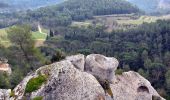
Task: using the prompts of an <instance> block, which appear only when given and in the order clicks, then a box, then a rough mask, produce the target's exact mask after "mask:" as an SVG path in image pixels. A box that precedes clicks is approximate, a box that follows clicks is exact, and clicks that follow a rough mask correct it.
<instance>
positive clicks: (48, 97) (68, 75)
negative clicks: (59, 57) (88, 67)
mask: <svg viewBox="0 0 170 100" xmlns="http://www.w3.org/2000/svg"><path fill="white" fill-rule="evenodd" d="M50 69H52V70H51V71H50V76H49V80H48V82H47V83H46V84H45V85H43V86H42V87H41V88H40V89H39V90H37V91H35V92H33V93H32V94H31V98H35V97H37V96H42V97H43V99H44V100H95V99H96V98H99V97H103V98H104V91H103V89H102V87H101V86H100V84H99V83H98V81H97V80H96V79H95V77H94V76H92V75H91V74H88V73H86V72H82V71H80V70H78V69H76V68H75V66H74V65H73V64H72V63H71V62H70V61H68V60H65V61H61V62H57V63H55V64H52V65H51V66H50ZM43 70H44V69H43ZM43 70H41V71H43Z"/></svg>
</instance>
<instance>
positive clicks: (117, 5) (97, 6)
mask: <svg viewBox="0 0 170 100" xmlns="http://www.w3.org/2000/svg"><path fill="white" fill-rule="evenodd" d="M139 12H140V11H139V9H138V8H137V7H135V6H132V5H131V4H130V3H129V2H127V1H124V0H68V1H66V2H64V3H62V4H58V5H55V6H51V7H44V8H40V9H38V10H35V11H29V12H28V13H27V16H28V17H29V18H28V19H33V20H35V19H36V21H39V22H41V24H43V25H46V26H49V27H52V26H59V25H62V26H66V25H69V24H71V22H72V20H75V21H82V20H85V19H92V18H93V16H95V15H109V14H129V13H139Z"/></svg>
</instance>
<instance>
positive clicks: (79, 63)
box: [66, 54, 85, 71]
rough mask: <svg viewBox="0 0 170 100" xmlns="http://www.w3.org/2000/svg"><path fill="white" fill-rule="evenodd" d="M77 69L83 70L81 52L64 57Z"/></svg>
mask: <svg viewBox="0 0 170 100" xmlns="http://www.w3.org/2000/svg"><path fill="white" fill-rule="evenodd" d="M66 59H67V60H69V61H70V62H71V63H72V64H73V65H74V66H75V67H76V68H77V69H80V70H81V71H84V64H85V56H84V55H82V54H78V55H75V56H69V57H66Z"/></svg>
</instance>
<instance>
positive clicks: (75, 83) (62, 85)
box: [0, 54, 164, 100]
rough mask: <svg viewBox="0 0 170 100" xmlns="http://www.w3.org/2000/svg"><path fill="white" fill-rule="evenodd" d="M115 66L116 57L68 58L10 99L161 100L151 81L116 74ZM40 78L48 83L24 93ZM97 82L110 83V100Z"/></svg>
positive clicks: (39, 72) (43, 71) (42, 70)
mask: <svg viewBox="0 0 170 100" xmlns="http://www.w3.org/2000/svg"><path fill="white" fill-rule="evenodd" d="M118 64H119V62H118V61H117V60H116V59H115V58H113V57H105V56H103V55H99V54H91V55H88V56H87V57H86V58H85V56H84V55H81V54H80V55H75V56H70V57H67V58H66V59H65V60H62V61H60V62H56V63H53V64H51V65H46V66H43V67H41V68H39V69H38V70H36V72H35V73H31V74H29V75H28V76H27V77H26V78H24V80H23V81H22V82H21V83H20V84H19V85H18V86H17V87H16V88H15V89H14V90H13V92H14V97H11V98H10V100H22V99H23V98H27V99H28V100H30V99H33V98H35V97H42V98H43V100H113V99H114V100H152V96H154V97H156V98H159V99H160V100H164V99H163V98H162V97H160V95H159V94H158V93H157V92H156V90H155V89H154V88H153V87H152V86H151V84H150V82H149V81H147V80H146V79H145V78H143V77H142V76H140V75H139V74H138V73H136V72H133V71H129V72H124V73H123V74H122V75H115V70H116V69H117V67H118ZM39 75H47V76H48V79H47V82H45V83H43V85H42V86H41V87H40V88H39V89H38V90H35V91H33V92H32V93H25V88H26V84H27V83H28V81H29V80H30V79H31V78H33V77H37V76H39ZM99 80H100V81H101V80H102V81H105V80H108V81H109V84H110V85H109V88H110V89H111V91H112V93H113V98H111V96H110V95H108V94H105V91H104V88H103V87H102V86H101V83H100V81H99ZM9 94H10V93H9V92H8V93H6V95H9ZM3 95H4V92H2V91H0V97H1V96H3ZM0 100H1V99H0ZM2 100H9V99H2Z"/></svg>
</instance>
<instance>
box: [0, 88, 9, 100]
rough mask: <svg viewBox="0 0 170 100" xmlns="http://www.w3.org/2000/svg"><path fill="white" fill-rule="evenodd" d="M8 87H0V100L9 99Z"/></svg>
mask: <svg viewBox="0 0 170 100" xmlns="http://www.w3.org/2000/svg"><path fill="white" fill-rule="evenodd" d="M10 93H11V90H10V89H8V90H7V89H0V100H9V99H10Z"/></svg>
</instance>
